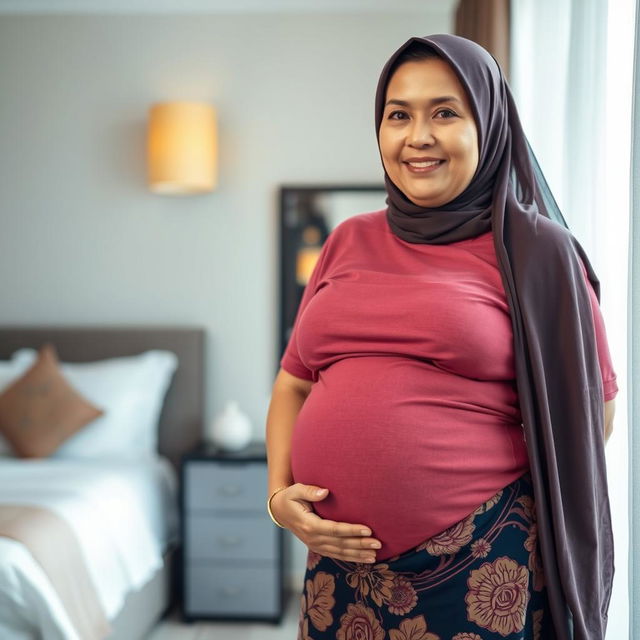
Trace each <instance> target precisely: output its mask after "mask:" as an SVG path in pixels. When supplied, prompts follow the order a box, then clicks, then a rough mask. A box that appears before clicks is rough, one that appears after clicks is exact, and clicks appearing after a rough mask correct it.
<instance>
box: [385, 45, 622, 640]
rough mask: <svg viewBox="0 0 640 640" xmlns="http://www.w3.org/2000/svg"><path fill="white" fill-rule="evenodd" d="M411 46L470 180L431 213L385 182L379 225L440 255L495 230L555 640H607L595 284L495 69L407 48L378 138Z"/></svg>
mask: <svg viewBox="0 0 640 640" xmlns="http://www.w3.org/2000/svg"><path fill="white" fill-rule="evenodd" d="M414 43H422V44H423V45H427V46H428V47H429V48H430V49H431V50H433V51H434V52H435V53H436V54H437V55H439V56H440V57H441V58H443V59H444V60H446V61H447V62H448V63H449V64H450V65H451V67H452V68H453V70H454V71H455V72H456V74H457V75H458V78H459V79H460V82H461V83H462V86H463V87H464V88H465V90H466V91H467V94H468V96H469V101H470V104H471V105H472V109H473V112H474V116H475V120H476V126H477V129H478V144H479V162H478V168H477V170H476V173H475V175H474V177H473V179H472V181H471V183H470V184H469V185H468V187H467V188H466V189H465V191H464V192H463V193H461V194H460V195H459V196H458V197H457V198H455V200H453V201H451V202H449V203H447V204H445V205H443V206H441V207H438V208H434V209H430V208H425V207H421V206H418V205H416V204H414V203H413V202H411V201H410V200H408V199H407V197H406V196H405V195H404V193H403V192H402V191H400V189H398V187H397V186H396V185H395V184H394V183H393V182H392V181H391V180H390V178H389V176H388V175H387V174H386V172H385V184H386V189H387V193H388V198H387V204H388V211H387V220H388V223H389V227H390V228H391V230H392V231H393V233H395V234H396V235H397V236H399V237H400V238H402V239H403V240H406V241H407V242H414V243H427V244H447V243H450V242H455V241H458V240H463V239H465V238H469V237H473V236H476V235H478V234H481V233H485V232H487V231H489V230H493V238H494V244H495V250H496V255H497V258H498V265H499V268H500V273H501V275H502V281H503V285H504V289H505V293H506V297H507V301H508V303H509V308H510V313H511V321H512V325H513V336H514V350H515V363H516V375H517V389H518V395H519V402H520V408H521V413H522V420H523V426H524V434H525V439H526V443H527V449H528V453H529V461H530V465H531V476H532V479H533V486H534V492H535V501H536V512H537V522H538V537H539V544H540V552H541V557H542V565H543V569H544V576H545V582H546V586H547V591H548V595H549V601H550V608H551V614H552V618H553V623H554V628H555V632H556V638H557V639H558V640H569V639H572V640H604V636H605V629H606V624H607V610H608V607H609V600H610V597H611V585H612V580H613V573H614V565H613V534H612V529H611V516H610V510H609V497H608V491H607V477H606V466H605V456H604V401H603V387H602V377H601V373H600V368H599V363H598V356H597V348H596V338H595V329H594V324H593V317H592V314H591V306H590V301H589V292H588V289H587V285H586V282H585V280H584V276H583V273H582V271H581V267H580V260H582V262H583V264H584V266H585V268H586V269H587V274H588V277H589V280H590V281H591V283H592V285H593V287H594V289H595V292H596V294H597V297H598V300H600V283H599V281H598V279H597V277H596V275H595V272H594V270H593V267H592V266H591V264H590V262H589V260H588V258H587V256H586V253H585V251H584V249H583V248H582V247H581V245H580V244H579V243H578V241H577V240H576V239H575V238H574V236H573V235H572V234H571V232H570V231H569V229H568V228H567V226H566V223H565V221H564V219H563V217H562V215H561V214H560V211H559V209H558V207H557V204H556V203H555V200H554V198H553V196H552V194H551V191H550V190H549V187H548V185H547V183H546V181H545V179H544V176H543V175H542V172H541V171H540V168H539V166H538V163H537V162H536V159H535V157H534V155H533V153H532V151H531V148H530V146H529V143H528V141H527V138H526V136H525V134H524V132H523V130H522V126H521V124H520V120H519V118H518V113H517V111H516V107H515V103H514V101H513V97H512V95H511V91H510V89H509V86H508V85H507V83H506V81H505V79H504V77H503V75H502V72H501V70H500V68H499V66H498V64H497V63H496V61H495V60H494V58H493V57H492V56H491V55H490V54H489V53H488V52H487V51H486V50H485V49H483V48H482V47H481V46H479V45H477V44H476V43H474V42H472V41H471V40H467V39H466V38H461V37H458V36H453V35H446V34H441V35H433V36H427V37H424V38H410V39H409V40H408V41H407V42H406V43H405V44H404V45H402V47H400V48H399V49H398V50H397V51H396V52H395V53H394V54H393V55H392V56H391V58H390V59H389V61H388V62H387V63H386V65H385V67H384V69H383V70H382V73H381V75H380V80H379V82H378V89H377V93H376V112H375V124H376V133H377V132H378V131H379V129H380V123H381V121H382V115H383V111H384V102H385V97H386V88H387V84H388V82H389V79H390V73H392V71H393V69H394V62H395V61H396V60H397V58H398V57H399V56H400V54H402V53H403V52H405V51H406V49H407V48H408V47H410V46H411V45H412V44H414Z"/></svg>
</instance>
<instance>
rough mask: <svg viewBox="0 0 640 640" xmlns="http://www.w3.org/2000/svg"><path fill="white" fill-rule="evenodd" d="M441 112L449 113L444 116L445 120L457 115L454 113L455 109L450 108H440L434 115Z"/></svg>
mask: <svg viewBox="0 0 640 640" xmlns="http://www.w3.org/2000/svg"><path fill="white" fill-rule="evenodd" d="M442 113H444V114H451V115H448V116H446V117H445V118H444V119H445V120H449V118H455V117H456V115H457V114H456V113H455V111H451V109H441V110H440V111H438V113H436V115H437V116H439V115H440V114H442Z"/></svg>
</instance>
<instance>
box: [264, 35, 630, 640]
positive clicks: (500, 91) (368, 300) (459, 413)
mask: <svg viewBox="0 0 640 640" xmlns="http://www.w3.org/2000/svg"><path fill="white" fill-rule="evenodd" d="M553 109H554V107H553V105H552V104H550V106H549V112H550V113H549V115H550V117H552V115H553ZM375 124H376V134H377V139H378V145H379V149H380V156H381V159H382V164H383V166H384V170H385V184H386V189H387V193H388V199H387V205H388V206H387V208H385V209H384V210H382V211H376V212H371V213H361V214H358V215H354V216H353V217H351V218H349V219H347V220H345V221H344V222H342V223H341V224H340V225H338V226H337V227H336V228H335V229H334V230H333V231H332V232H331V234H330V235H329V237H328V239H327V241H326V242H325V244H324V246H323V249H322V253H321V255H320V258H319V260H318V262H317V264H316V266H315V269H314V272H313V274H312V277H311V279H310V281H309V283H308V285H307V287H306V289H305V292H304V295H303V298H302V300H301V303H300V306H299V309H298V313H297V317H296V321H295V324H294V328H293V332H292V335H291V338H290V340H289V343H288V346H287V349H286V351H285V353H284V355H283V357H282V360H281V362H280V365H281V367H280V370H279V372H278V375H277V377H276V380H275V383H274V386H273V393H272V399H271V404H270V407H269V414H268V417H267V427H266V439H267V453H268V463H269V464H268V466H269V499H268V503H267V507H268V509H269V512H270V514H271V516H272V518H273V519H274V521H275V523H276V524H278V525H279V526H282V527H286V528H288V529H289V530H290V531H291V532H292V533H293V534H294V535H296V536H297V537H298V538H299V539H300V540H302V541H303V542H304V543H305V545H306V546H307V547H308V550H309V551H308V556H307V568H306V575H305V579H304V589H303V593H302V598H301V609H300V622H299V633H298V638H299V640H309V639H313V640H321V639H329V638H330V639H331V640H386V639H389V640H485V639H498V638H507V639H510V640H515V639H519V640H521V639H525V638H526V639H531V640H533V639H536V640H537V639H540V640H550V639H554V638H557V639H558V640H570V639H571V640H603V639H604V632H605V627H606V619H607V608H608V604H609V597H610V592H611V580H612V576H613V542H612V534H611V524H610V516H609V503H608V494H607V486H606V475H605V474H606V469H605V461H604V444H605V441H606V438H607V437H608V436H609V434H610V431H611V428H612V419H613V398H614V397H615V395H616V393H617V390H618V388H617V385H616V374H615V372H614V369H613V365H612V362H611V358H610V354H609V349H608V345H607V340H606V333H605V328H604V325H603V319H602V315H601V312H600V307H599V293H600V289H599V282H598V279H597V277H596V275H595V273H594V271H593V268H592V266H591V264H590V263H589V260H588V258H587V256H586V254H585V252H584V250H583V249H582V247H581V246H580V244H579V243H578V241H577V240H576V239H575V238H574V237H573V235H572V234H571V233H570V232H569V230H568V229H567V228H566V225H565V224H564V220H563V218H562V215H561V214H560V212H559V211H558V208H557V205H556V203H555V201H554V199H553V196H552V195H551V193H550V191H549V189H548V186H547V183H546V181H545V179H544V177H543V175H542V173H541V172H540V169H539V167H538V164H537V162H536V160H535V157H534V156H533V153H532V152H531V150H530V148H529V146H528V143H527V140H526V137H525V135H524V133H523V131H522V128H521V125H520V122H519V119H518V115H517V112H516V108H515V105H514V102H513V99H512V96H511V93H510V90H509V87H508V85H507V83H506V81H505V80H504V77H503V75H502V72H501V70H500V68H499V66H498V64H497V63H496V61H495V60H494V59H493V57H492V56H491V55H490V54H489V53H488V52H486V51H485V50H484V49H483V48H482V47H480V46H479V45H477V44H475V43H473V42H471V41H469V40H466V39H464V38H460V37H457V36H452V35H434V36H428V37H424V38H417V37H416V38H411V39H410V40H408V41H407V42H406V43H405V44H404V45H403V46H402V47H400V49H398V50H397V51H396V52H395V53H394V54H393V55H392V57H391V58H390V59H389V61H388V62H387V64H386V65H385V67H384V69H383V70H382V74H381V76H380V80H379V83H378V89H377V94H376V104H375Z"/></svg>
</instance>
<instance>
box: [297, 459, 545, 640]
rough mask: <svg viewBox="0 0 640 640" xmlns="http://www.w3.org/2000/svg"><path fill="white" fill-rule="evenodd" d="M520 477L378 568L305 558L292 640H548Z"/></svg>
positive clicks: (532, 525)
mask: <svg viewBox="0 0 640 640" xmlns="http://www.w3.org/2000/svg"><path fill="white" fill-rule="evenodd" d="M554 635H555V634H554V633H553V630H552V625H551V614H550V612H549V608H548V601H547V594H546V589H545V585H544V574H543V569H542V566H541V563H540V554H539V550H538V544H537V530H536V520H535V503H534V499H533V488H532V485H531V476H530V473H529V472H527V473H525V474H524V475H523V476H521V477H520V478H518V479H517V480H516V481H515V482H513V483H511V484H510V485H508V486H507V487H505V488H504V489H502V490H500V491H499V492H498V493H497V494H496V495H495V496H493V497H492V498H491V499H489V500H488V501H487V502H485V503H484V504H482V505H481V506H480V507H478V509H476V510H475V511H474V512H473V513H471V514H470V515H469V516H467V517H466V518H464V519H463V520H461V521H460V522H458V523H456V524H455V525H453V526H452V527H450V528H448V529H447V530H446V531H444V532H442V533H440V534H438V535H436V536H434V537H432V538H430V539H429V540H426V541H425V542H423V543H422V544H420V545H418V546H417V547H415V548H414V549H411V550H409V551H407V552H405V553H402V554H400V555H397V556H394V557H393V558H389V559H387V560H384V561H381V562H378V563H376V564H366V563H354V562H345V561H341V560H334V559H332V558H329V557H326V556H321V555H319V554H317V553H314V552H313V551H309V552H308V555H307V569H306V573H305V578H304V587H303V591H302V596H301V603H300V617H299V625H298V640H329V639H330V640H360V639H362V640H387V638H388V639H389V640H494V639H495V640H553V638H554Z"/></svg>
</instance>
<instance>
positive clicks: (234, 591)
mask: <svg viewBox="0 0 640 640" xmlns="http://www.w3.org/2000/svg"><path fill="white" fill-rule="evenodd" d="M220 592H221V593H222V595H223V596H227V597H229V598H232V597H234V596H239V595H240V594H241V593H242V587H233V586H229V585H227V586H226V587H222V589H220Z"/></svg>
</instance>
